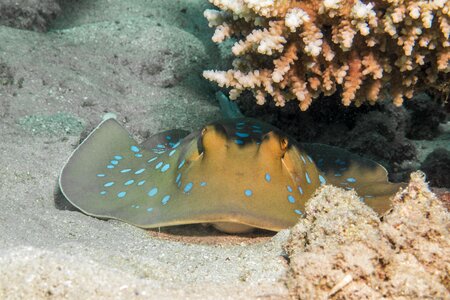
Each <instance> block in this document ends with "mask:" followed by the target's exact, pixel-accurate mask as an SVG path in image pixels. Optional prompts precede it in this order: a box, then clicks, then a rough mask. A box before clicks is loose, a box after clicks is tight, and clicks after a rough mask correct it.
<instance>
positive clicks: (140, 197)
mask: <svg viewBox="0 0 450 300" xmlns="http://www.w3.org/2000/svg"><path fill="white" fill-rule="evenodd" d="M179 157H180V155H179V151H178V149H177V148H176V147H172V148H170V149H168V151H165V152H164V153H158V152H157V151H156V152H154V151H149V150H146V149H144V148H143V147H142V146H140V145H138V144H137V142H136V141H135V140H134V139H133V138H132V137H131V136H130V135H129V133H128V132H127V131H126V130H125V129H124V128H123V127H122V126H120V124H119V123H118V122H117V121H116V120H114V119H108V120H106V121H104V122H102V123H101V124H100V125H99V126H98V127H97V128H96V129H95V130H94V131H93V132H92V133H91V134H90V135H89V136H88V137H87V138H86V140H84V141H83V143H82V144H80V145H79V146H78V148H77V149H76V150H75V151H74V152H73V154H72V155H71V157H70V158H69V160H68V161H67V163H66V164H65V166H64V167H63V170H62V171H61V175H60V179H59V184H60V188H61V191H62V192H63V194H64V196H65V197H66V198H67V199H68V201H69V202H71V203H72V204H73V205H74V206H75V207H77V208H78V209H80V210H81V211H83V212H84V213H86V214H88V215H91V216H95V217H101V218H114V219H118V220H122V221H125V222H128V223H131V224H134V225H136V226H140V227H151V226H157V225H158V224H159V223H161V222H167V223H170V222H171V221H173V220H172V218H171V215H166V214H162V213H160V209H161V206H163V204H164V203H166V202H168V201H169V200H171V199H173V198H174V197H175V195H173V194H171V189H172V187H173V185H174V184H173V182H174V180H170V179H171V178H173V177H174V172H175V171H174V170H175V169H176V166H177V163H178V159H179ZM175 221H176V220H175Z"/></svg>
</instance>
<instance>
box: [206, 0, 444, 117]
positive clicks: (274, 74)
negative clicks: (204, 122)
mask: <svg viewBox="0 0 450 300" xmlns="http://www.w3.org/2000/svg"><path fill="white" fill-rule="evenodd" d="M210 2H211V3H212V4H214V5H215V6H216V7H217V8H218V9H219V10H206V11H205V14H204V15H205V17H206V18H207V19H208V21H209V26H211V27H215V28H216V32H215V34H214V36H213V41H215V42H218V43H220V42H223V41H224V40H225V39H227V38H230V37H233V38H237V39H238V41H237V42H236V43H235V45H234V46H233V47H232V52H233V54H234V55H235V56H236V59H235V61H234V63H233V66H234V69H232V70H228V71H205V72H204V73H203V75H204V77H205V78H207V79H209V80H211V81H214V82H217V83H218V84H219V85H220V86H223V87H228V88H231V91H230V98H231V99H236V98H237V97H239V95H240V94H241V93H242V92H243V91H244V90H250V91H252V92H253V94H254V96H255V98H256V100H257V103H258V104H262V103H265V101H266V98H267V97H268V96H269V95H270V96H271V98H272V99H274V101H275V102H276V104H277V105H278V106H283V105H284V104H285V103H286V101H289V100H292V99H297V100H298V101H299V106H300V108H301V109H302V110H306V109H307V108H308V107H309V105H310V104H311V102H312V100H313V99H314V98H316V97H318V96H319V95H320V94H321V93H323V94H325V95H330V94H332V93H334V92H335V91H337V90H338V89H341V90H342V102H343V104H344V105H350V104H351V103H352V102H353V103H355V104H356V105H360V104H361V103H363V102H364V101H368V102H370V103H375V102H376V101H378V100H380V99H384V98H386V97H389V96H388V95H391V96H390V98H392V99H393V101H394V103H395V104H396V105H401V104H402V102H403V99H404V98H405V97H406V98H411V97H412V96H413V94H414V92H415V91H417V90H421V89H424V88H427V89H432V90H435V91H438V92H441V93H443V94H446V95H448V94H449V93H450V84H449V83H448V82H449V78H448V73H449V71H450V66H449V61H450V42H449V35H450V2H449V1H448V0H430V1H418V0H373V1H367V0H309V1H298V0H262V1H261V0H210Z"/></svg>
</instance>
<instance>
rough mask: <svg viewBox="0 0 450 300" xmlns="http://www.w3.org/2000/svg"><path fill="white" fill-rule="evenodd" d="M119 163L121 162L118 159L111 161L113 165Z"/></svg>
mask: <svg viewBox="0 0 450 300" xmlns="http://www.w3.org/2000/svg"><path fill="white" fill-rule="evenodd" d="M118 163H119V162H118V161H117V160H112V161H111V164H112V165H117V164H118Z"/></svg>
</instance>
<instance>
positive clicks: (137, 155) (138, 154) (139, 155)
mask: <svg viewBox="0 0 450 300" xmlns="http://www.w3.org/2000/svg"><path fill="white" fill-rule="evenodd" d="M134 156H136V157H142V154H141V153H136V154H135V155H134Z"/></svg>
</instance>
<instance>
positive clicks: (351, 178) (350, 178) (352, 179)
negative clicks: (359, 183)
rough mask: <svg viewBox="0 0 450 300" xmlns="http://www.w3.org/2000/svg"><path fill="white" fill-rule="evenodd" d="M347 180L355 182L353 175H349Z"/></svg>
mask: <svg viewBox="0 0 450 300" xmlns="http://www.w3.org/2000/svg"><path fill="white" fill-rule="evenodd" d="M347 181H348V182H356V179H355V178H353V177H349V178H347Z"/></svg>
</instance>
